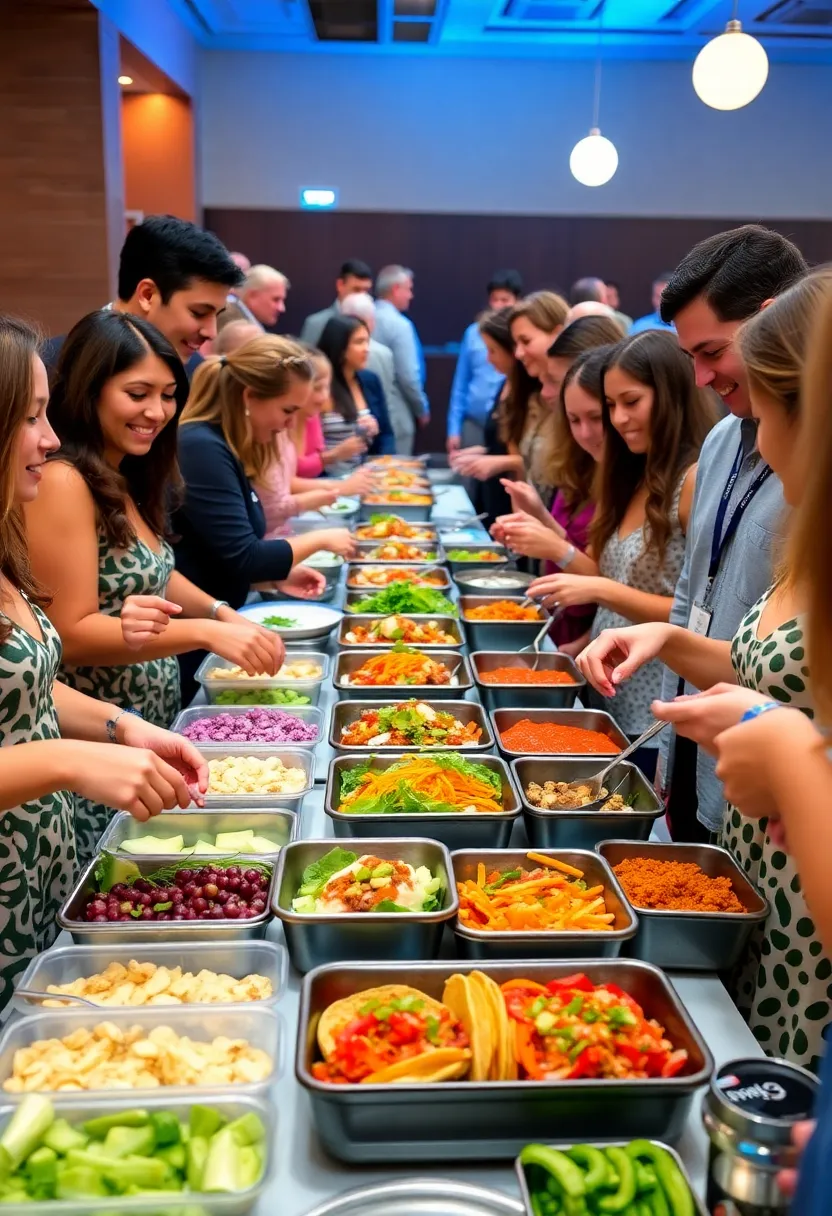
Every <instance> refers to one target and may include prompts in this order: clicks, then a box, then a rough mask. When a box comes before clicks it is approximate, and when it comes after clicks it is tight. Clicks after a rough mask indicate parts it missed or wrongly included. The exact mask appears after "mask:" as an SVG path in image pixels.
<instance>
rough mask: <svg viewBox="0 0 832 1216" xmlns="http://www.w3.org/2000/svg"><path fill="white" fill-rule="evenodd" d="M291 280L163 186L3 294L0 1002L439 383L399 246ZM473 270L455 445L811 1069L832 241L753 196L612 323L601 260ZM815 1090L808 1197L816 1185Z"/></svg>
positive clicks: (756, 1001) (763, 1036)
mask: <svg viewBox="0 0 832 1216" xmlns="http://www.w3.org/2000/svg"><path fill="white" fill-rule="evenodd" d="M289 289H290V284H289V282H288V280H287V278H286V276H285V275H283V274H281V273H280V272H279V271H278V270H276V269H274V268H273V267H271V266H268V265H264V264H255V265H251V264H250V262H249V259H248V258H247V257H245V256H244V255H243V254H237V253H234V254H231V253H229V252H228V251H227V250H226V249H225V248H224V247H223V245H222V244H221V243H220V241H219V240H217V238H216V237H214V236H213V235H211V234H210V233H207V232H205V231H203V230H201V229H199V228H198V227H196V226H194V225H193V224H190V223H187V222H185V221H181V220H177V219H174V218H172V217H151V218H150V219H148V220H146V221H145V222H144V223H143V224H141V225H139V226H137V227H135V228H133V229H132V230H131V232H130V233H129V235H128V237H127V239H126V241H125V244H124V248H123V250H122V255H121V262H120V269H119V276H118V291H117V297H116V299H115V300H114V301H113V302H112V303H110V304H108V305H106V307H103V308H101V309H100V310H98V311H96V312H93V313H90V314H88V315H87V316H84V317H81V318H80V319H79V320H78V322H77V324H75V326H74V327H73V328H72V330H71V331H70V333H69V334H68V335H66V336H65V337H55V338H52V339H50V340H49V341H48V342H45V343H41V342H40V340H39V338H38V336H37V335H36V334H35V332H34V331H33V330H32V328H31V327H30V326H28V325H27V324H26V323H25V322H23V321H21V320H18V319H15V318H13V317H11V316H5V315H4V316H0V453H2V457H3V459H2V463H0V486H1V487H2V508H0V746H2V751H0V807H2V809H3V820H2V824H3V826H2V831H0V853H2V856H3V859H4V861H7V862H11V863H12V870H11V871H9V872H10V873H13V878H12V879H11V880H10V881H9V882H8V883H6V884H5V885H4V886H3V888H2V891H0V929H1V930H2V934H0V1004H5V1003H6V1002H7V1001H8V999H9V995H10V993H11V991H12V988H13V985H14V982H15V980H16V979H17V978H18V977H19V976H20V974H21V972H22V971H23V969H24V968H25V967H26V965H27V963H28V961H29V959H30V958H31V957H32V955H33V954H34V953H35V952H37V951H40V950H42V949H44V948H46V947H47V946H48V945H49V944H50V943H51V940H52V939H53V936H54V933H55V931H56V930H55V913H56V911H57V908H58V906H59V904H60V903H61V901H62V900H63V899H64V898H65V896H66V894H67V893H68V890H69V888H70V886H71V884H72V882H73V881H74V879H75V876H76V874H77V870H78V866H79V865H80V864H82V863H83V862H84V861H86V860H87V859H88V858H90V857H91V856H92V854H93V851H94V848H95V843H96V840H97V838H98V836H99V835H100V832H101V829H102V826H103V824H104V822H105V820H106V818H107V816H108V815H109V813H110V811H109V808H111V807H114V806H115V807H121V808H124V809H127V810H129V811H130V812H131V813H132V814H134V815H135V816H136V817H138V818H147V817H149V816H151V815H154V814H157V813H158V812H159V811H160V810H162V809H163V808H169V807H173V806H176V805H182V806H185V805H188V804H189V803H190V802H191V801H192V800H196V801H197V802H198V801H199V800H200V799H201V797H202V794H203V793H204V790H205V788H206V768H205V764H204V761H203V759H202V757H201V756H200V754H199V752H198V751H197V750H196V749H195V748H194V747H193V746H192V745H191V744H190V743H189V742H188V741H187V740H186V739H184V737H182V736H180V735H174V734H172V733H171V732H170V731H169V729H168V727H169V726H170V723H171V720H172V719H173V717H174V716H175V714H176V713H177V711H178V709H179V708H180V706H181V704H182V703H183V700H185V701H187V700H188V699H189V698H190V696H191V693H192V691H193V687H194V685H193V677H194V672H195V670H196V667H197V665H198V663H199V661H200V659H201V657H202V656H203V655H204V654H205V653H206V652H215V653H217V654H219V655H221V656H222V657H224V658H225V659H227V660H229V661H231V662H233V663H234V664H238V665H239V666H241V667H242V668H244V669H245V670H246V671H247V672H249V673H251V674H254V673H258V672H265V673H267V674H274V673H275V672H276V671H277V670H278V668H279V667H280V665H281V663H282V660H283V647H282V643H281V641H280V639H279V637H278V636H277V635H276V634H275V633H273V632H271V631H269V630H267V629H264V628H262V627H260V626H259V625H257V624H254V623H252V621H251V620H250V619H248V618H247V617H246V616H244V615H241V614H240V612H239V609H240V608H241V607H242V606H243V605H244V604H245V603H246V601H247V600H248V599H249V598H250V597H252V596H257V595H266V596H267V597H273V596H275V595H290V596H294V597H297V598H300V599H303V598H314V597H316V596H317V595H319V594H320V592H321V591H322V589H323V582H324V580H323V576H322V575H321V574H320V572H319V571H317V570H316V569H314V568H312V567H309V566H306V565H304V560H305V559H306V558H308V557H310V556H311V554H312V553H313V552H314V551H316V550H319V549H327V550H330V551H331V552H333V553H336V554H340V555H342V556H344V557H349V556H350V555H351V554H352V553H353V552H354V543H353V538H352V535H351V533H350V532H349V531H348V530H347V529H345V528H339V527H333V528H324V529H321V530H317V531H314V532H306V533H304V532H299V533H296V532H295V531H294V530H293V527H292V521H293V519H294V518H295V517H296V516H297V515H299V514H301V513H302V512H303V511H305V510H310V509H313V510H317V509H320V508H321V507H324V506H327V505H331V504H332V503H333V502H334V501H335V499H336V497H337V496H339V495H343V494H362V493H364V492H366V491H367V489H368V488H369V485H370V482H369V475H368V473H367V471H366V469H364V468H363V463H364V460H365V458H366V457H367V456H368V455H382V454H393V453H400V454H403V455H405V454H408V453H409V452H411V451H412V448H413V443H414V437H415V434H416V430H417V428H418V427H422V426H425V425H426V422H427V420H428V419H429V417H430V407H429V404H428V397H427V395H426V391H425V360H424V354H423V352H422V348H421V345H420V342H419V338H418V335H417V333H416V330H415V328H414V326H413V324H412V322H411V320H410V318H409V316H408V310H409V306H410V302H411V300H412V297H413V274H412V272H411V271H410V270H408V269H407V268H405V267H403V266H398V265H391V266H386V267H384V268H382V269H381V270H380V271H379V272H378V273H377V274H376V275H375V276H374V275H373V272H372V270H371V268H370V266H369V265H368V264H366V263H365V262H363V261H360V260H357V259H350V260H347V261H345V262H344V263H343V265H342V266H341V268H340V270H339V272H338V275H337V277H336V281H335V300H334V301H333V303H332V304H331V305H329V306H328V307H326V308H324V309H322V310H321V311H319V312H316V313H314V314H313V315H311V316H309V317H308V318H307V319H306V321H305V322H304V325H303V328H302V331H301V335H300V338H299V339H295V338H291V337H288V336H284V335H279V334H276V333H274V332H271V331H274V329H275V328H276V327H277V326H278V325H279V323H280V321H281V318H282V316H283V313H284V312H285V309H286V297H287V292H288V291H289ZM486 295H487V308H486V310H485V311H484V312H483V313H482V314H481V315H480V316H478V317H477V319H476V320H475V321H474V322H473V323H472V324H471V325H470V326H469V327H468V328H467V329H466V331H465V333H464V335H463V337H462V342H461V345H460V349H459V357H458V362H457V367H456V374H455V376H454V381H453V386H452V390H451V395H450V401H449V403H448V409H447V445H446V448H447V450H446V453H445V455H446V457H447V460H448V461H449V462H450V464H451V466H452V468H453V469H455V470H456V471H457V472H458V473H459V475H460V476H461V477H462V478H463V479H464V482H465V484H466V486H467V487H468V488H469V491H470V494H471V497H472V500H473V503H474V506H475V508H476V510H477V512H478V513H480V514H481V516H482V517H483V518H484V519H485V522H486V526H487V527H488V528H489V529H490V530H491V533H492V535H493V537H494V538H495V539H496V540H497V541H499V542H500V543H502V544H504V545H505V546H506V547H507V548H508V549H509V550H510V551H511V552H512V553H513V554H514V555H515V556H516V557H517V558H518V559H519V560H521V561H524V562H526V563H527V566H528V569H529V570H530V571H531V573H532V574H533V576H534V578H533V581H532V582H531V584H530V586H529V589H528V592H529V595H530V596H531V597H533V598H534V599H536V600H537V601H538V602H540V603H541V604H542V605H543V606H544V607H545V608H547V609H549V610H550V611H551V613H552V620H551V625H550V634H551V637H552V640H553V641H554V643H555V644H556V645H557V646H558V647H559V648H560V649H561V650H562V651H563V652H565V653H566V654H569V655H571V656H573V657H574V658H575V659H576V661H577V663H578V666H579V667H580V669H581V670H582V672H583V673H584V675H585V676H586V679H587V681H588V685H589V688H590V690H591V691H590V704H594V705H596V706H598V707H603V708H606V709H608V710H609V711H610V712H611V713H612V714H613V715H614V717H615V718H616V720H617V721H618V722H619V723H620V725H621V726H622V727H623V729H624V730H625V731H626V733H627V734H628V735H629V736H631V737H632V738H636V737H637V736H638V735H640V734H641V733H642V732H643V731H644V730H645V728H646V727H648V726H649V725H650V723H651V722H652V721H653V719H654V718H659V719H661V720H665V721H667V722H669V723H671V724H672V726H673V728H674V729H673V731H669V732H665V735H664V738H665V742H664V743H663V744H662V745H661V746H657V745H656V746H654V748H653V750H650V749H644V750H643V751H642V752H641V753H640V754H639V756H638V761H639V764H640V766H641V767H642V769H643V770H644V771H645V772H647V773H648V774H649V775H650V776H654V777H655V781H656V783H657V788H659V789H660V790H661V792H662V794H663V797H664V799H665V802H666V806H667V812H668V814H667V821H668V826H669V831H670V833H671V836H672V838H673V839H674V840H679V841H719V842H721V843H722V844H724V845H725V847H727V848H728V849H729V850H730V851H731V852H732V853H733V854H734V856H735V857H736V858H737V860H738V861H739V863H740V864H741V866H742V867H743V869H744V870H745V871H746V872H747V873H748V874H749V876H750V877H751V878H752V879H753V881H754V882H756V883H757V884H758V885H759V887H760V888H761V889H762V890H763V891H764V892H765V893H766V894H767V895H768V896H769V898H770V900H771V903H772V908H773V912H772V916H771V917H770V918H769V920H768V922H767V923H766V924H764V925H762V926H760V928H759V929H758V931H757V932H756V933H755V935H754V937H753V938H752V941H751V944H750V946H749V949H748V951H747V953H746V956H745V957H744V959H743V960H742V964H741V966H740V967H739V968H738V969H737V971H736V973H735V974H734V975H733V976H731V977H730V980H729V983H730V986H731V991H732V995H733V997H734V999H735V1001H736V1003H737V1005H738V1007H739V1008H740V1009H741V1011H742V1012H743V1014H744V1016H745V1017H746V1019H747V1021H748V1024H749V1025H750V1027H751V1029H752V1030H753V1032H754V1034H755V1035H756V1037H757V1039H758V1040H759V1042H760V1043H761V1045H762V1046H763V1048H764V1049H765V1050H766V1051H767V1052H770V1053H772V1054H776V1055H780V1056H784V1057H786V1058H787V1059H789V1060H792V1061H794V1062H795V1063H799V1064H802V1065H805V1066H806V1067H808V1068H811V1069H813V1070H815V1071H817V1070H820V1069H821V1068H823V1069H825V1070H826V1071H827V1072H829V1069H830V1068H832V1065H830V1064H829V1054H828V1052H827V1051H825V1046H826V1040H827V1036H828V1033H829V1028H830V1025H832V985H831V984H830V980H832V962H830V958H832V903H831V902H830V896H829V883H828V880H827V879H826V866H825V862H826V859H827V858H828V856H829V851H828V849H829V847H830V845H832V828H830V820H829V816H828V814H827V812H826V806H825V797H826V794H827V792H828V791H829V789H830V787H831V786H832V773H830V768H829V760H828V758H827V754H826V743H825V734H824V730H825V728H826V726H827V725H828V723H829V720H830V717H832V630H831V629H830V625H829V617H828V604H829V599H830V592H832V574H830V572H829V563H828V561H827V552H826V550H827V544H828V541H827V538H828V536H829V524H830V523H832V519H830V515H831V514H832V507H830V494H829V486H830V483H832V422H831V421H830V417H832V416H831V415H830V412H829V408H828V401H829V394H830V390H832V353H830V352H832V272H830V271H828V270H817V271H814V272H811V273H810V272H809V269H808V267H807V265H806V263H805V262H804V260H803V258H802V256H801V254H800V252H799V250H798V249H797V248H796V247H795V246H794V245H793V244H792V243H791V242H790V241H788V240H787V239H786V238H785V237H783V236H781V235H779V234H778V233H776V232H773V231H769V230H767V229H764V228H761V227H759V226H756V225H746V226H744V227H741V228H738V229H735V230H732V231H729V232H725V233H721V234H718V235H716V236H713V237H710V238H708V239H706V240H704V241H702V242H701V243H700V244H698V245H697V246H696V247H695V248H694V249H693V250H691V251H690V252H689V253H688V254H687V255H686V256H685V257H684V258H683V259H682V261H681V262H680V263H679V265H678V266H677V267H676V269H675V270H673V271H672V272H669V273H666V274H662V275H660V276H658V277H657V279H656V281H655V283H654V286H653V299H652V309H653V311H652V312H650V313H648V314H647V315H645V316H643V317H639V318H638V319H636V320H635V321H633V320H631V318H630V317H628V316H626V315H625V314H624V313H623V312H621V310H620V299H619V294H618V289H617V286H616V285H615V284H613V283H605V282H603V281H602V280H601V279H599V278H594V277H585V278H582V279H580V280H578V281H577V282H576V283H575V284H574V285H573V287H572V289H571V291H570V292H569V293H568V298H564V297H563V296H561V295H560V294H558V293H556V292H554V291H548V290H543V291H534V292H532V293H531V294H526V293H525V292H524V287H523V282H522V280H521V277H520V275H519V274H518V273H517V272H516V271H514V270H501V271H497V272H495V273H494V274H493V275H492V276H491V279H490V280H489V282H488V283H487V290H486ZM434 409H435V410H436V409H437V403H436V402H434ZM775 709H777V710H779V711H780V712H778V713H770V711H772V710H775ZM113 744H114V745H115V746H113ZM10 745H15V746H10ZM829 1101H830V1099H829V1085H828V1084H827V1085H826V1086H825V1087H824V1090H823V1100H822V1108H821V1125H820V1128H819V1130H818V1133H817V1134H816V1136H815V1139H814V1140H813V1142H812V1145H811V1147H810V1149H809V1150H808V1153H807V1157H806V1166H805V1168H804V1170H803V1180H802V1183H801V1185H802V1187H803V1200H802V1206H799V1207H798V1210H799V1211H800V1212H801V1213H813V1212H816V1211H817V1212H819V1211H821V1210H826V1209H825V1208H822V1207H818V1206H817V1203H818V1195H823V1194H827V1192H826V1191H824V1189H823V1185H825V1184H821V1183H820V1182H819V1181H818V1172H819V1170H820V1165H821V1163H822V1162H823V1161H824V1159H826V1160H828V1150H829V1148H830V1147H832V1144H831V1143H830V1137H832V1128H830V1118H832V1114H830V1111H829ZM819 1188H820V1189H819ZM822 1202H823V1200H822Z"/></svg>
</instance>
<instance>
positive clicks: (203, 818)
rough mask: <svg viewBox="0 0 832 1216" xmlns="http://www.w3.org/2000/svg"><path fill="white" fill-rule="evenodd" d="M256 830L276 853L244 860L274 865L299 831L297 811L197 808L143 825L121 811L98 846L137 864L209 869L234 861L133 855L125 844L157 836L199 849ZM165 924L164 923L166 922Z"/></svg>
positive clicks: (169, 813)
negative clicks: (222, 835) (214, 839)
mask: <svg viewBox="0 0 832 1216" xmlns="http://www.w3.org/2000/svg"><path fill="white" fill-rule="evenodd" d="M246 828H252V830H253V831H254V834H255V836H265V838H266V840H273V841H274V845H275V847H274V849H273V850H272V851H271V852H269V853H243V854H241V856H243V857H251V858H252V859H253V860H255V861H258V860H259V861H268V862H272V863H274V862H275V861H276V860H277V858H278V856H279V854H280V852H281V850H282V849H284V848H285V847H286V845H287V844H288V843H289V841H290V840H294V839H295V836H296V835H297V830H298V816H297V815H296V814H295V813H294V812H293V811H286V810H279V811H254V810H252V811H248V812H247V813H246V814H245V815H241V814H240V812H239V811H230V810H229V811H204V810H202V809H201V808H197V807H194V808H192V809H190V810H186V811H164V812H163V813H162V814H161V815H160V816H159V817H158V818H156V819H152V820H150V822H149V823H139V821H138V819H134V818H133V816H132V815H131V814H130V813H129V811H119V812H118V814H117V815H114V816H113V818H112V819H111V820H110V822H109V823H108V825H107V828H106V830H105V832H104V835H103V836H102V837H101V839H100V840H99V842H98V847H99V849H101V850H103V849H106V850H107V851H108V852H110V853H123V855H124V856H125V857H129V858H130V859H131V860H133V861H136V860H138V858H139V857H141V858H142V859H144V860H147V861H156V862H158V865H159V866H163V865H164V864H165V863H166V862H169V861H171V859H173V860H174V861H177V860H182V861H184V860H186V858H187V859H188V860H193V862H194V863H195V864H196V865H199V866H202V865H206V864H208V863H209V862H210V861H211V857H212V856H216V857H230V856H232V854H233V853H234V850H233V849H231V850H229V851H228V852H227V853H222V854H221V853H216V854H209V853H195V854H190V855H189V854H187V853H132V852H131V851H130V850H129V849H125V848H123V845H124V842H125V840H138V839H140V838H141V837H142V836H156V835H157V834H160V833H163V834H164V838H167V837H168V836H183V837H184V839H185V847H186V848H190V847H191V846H192V845H195V844H196V842H197V840H199V839H200V837H204V836H216V834H217V832H240V831H244V830H245V829H246ZM162 923H163V924H164V922H162Z"/></svg>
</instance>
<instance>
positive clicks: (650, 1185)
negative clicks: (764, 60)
mask: <svg viewBox="0 0 832 1216" xmlns="http://www.w3.org/2000/svg"><path fill="white" fill-rule="evenodd" d="M635 1167H636V1190H637V1191H638V1193H639V1194H641V1192H642V1191H652V1190H655V1187H656V1171H655V1170H654V1169H653V1167H652V1166H650V1165H643V1164H642V1162H641V1161H636V1163H635Z"/></svg>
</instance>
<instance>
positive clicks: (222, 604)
mask: <svg viewBox="0 0 832 1216" xmlns="http://www.w3.org/2000/svg"><path fill="white" fill-rule="evenodd" d="M230 607H231V605H230V604H229V602H228V600H214V602H213V604H212V605H211V608H210V610H209V612H208V615H209V617H210V618H211V620H212V621H215V620H216V619H217V614H218V612H219V610H220V608H230Z"/></svg>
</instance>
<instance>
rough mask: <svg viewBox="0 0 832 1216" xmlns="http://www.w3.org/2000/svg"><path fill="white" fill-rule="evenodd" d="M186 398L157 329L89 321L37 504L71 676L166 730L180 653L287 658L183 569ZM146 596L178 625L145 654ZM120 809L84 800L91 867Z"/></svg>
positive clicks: (36, 524)
mask: <svg viewBox="0 0 832 1216" xmlns="http://www.w3.org/2000/svg"><path fill="white" fill-rule="evenodd" d="M187 393H188V385H187V380H186V378H185V374H184V371H183V369H182V364H181V361H180V360H179V359H178V358H177V356H176V353H175V352H174V350H173V347H172V346H171V345H170V343H169V342H168V341H167V339H166V338H165V337H163V335H162V334H160V333H159V331H158V330H157V329H155V328H154V327H153V326H152V325H150V324H149V323H148V322H146V321H143V320H141V319H140V318H137V317H133V316H130V315H128V314H126V313H117V312H112V311H107V310H101V311H99V312H94V313H90V314H89V315H88V316H86V317H84V318H83V319H82V320H81V321H79V322H78V324H77V325H76V326H75V328H74V329H73V330H72V332H71V333H70V334H69V336H68V337H67V339H66V341H65V342H64V345H63V347H62V349H61V357H60V360H59V363H58V368H57V375H56V379H55V383H54V386H53V389H52V396H51V401H50V417H51V421H52V425H53V427H54V428H55V432H56V434H57V436H58V439H59V440H60V443H61V450H60V452H59V453H56V454H54V455H53V458H52V459H50V460H49V462H48V463H47V464H46V465H45V466H44V468H43V470H42V484H41V487H40V493H39V494H38V496H37V498H36V499H35V500H34V501H33V502H31V503H30V504H28V506H27V508H26V526H27V534H28V541H29V553H30V558H31V562H32V569H33V571H34V573H35V576H36V577H37V578H38V579H39V581H40V582H41V584H43V585H44V586H47V587H49V588H50V589H51V592H52V599H51V603H50V604H49V606H48V608H47V615H48V616H49V619H50V620H51V622H52V624H53V625H54V626H55V628H56V629H57V630H58V633H59V634H60V636H61V641H62V643H63V664H62V676H63V679H64V680H65V681H66V682H67V683H68V684H70V685H71V687H73V688H77V689H78V691H79V692H84V693H87V694H89V695H90V696H95V697H100V698H101V700H103V701H108V702H111V703H112V704H113V705H118V706H121V707H124V708H129V709H131V710H133V711H134V712H136V713H140V714H142V715H143V717H145V718H146V719H147V720H148V721H149V722H153V723H155V724H156V725H157V726H162V727H166V726H170V724H171V721H172V720H173V718H174V717H175V716H176V714H177V713H178V712H179V710H180V709H181V697H180V687H179V668H178V664H177V661H176V656H177V655H180V654H184V653H186V652H188V651H196V650H200V649H205V650H213V651H216V652H217V653H218V654H221V655H222V656H223V658H226V659H229V660H230V661H231V662H233V663H238V664H240V666H242V667H244V668H245V669H246V670H247V671H249V672H250V673H251V674H255V673H257V672H261V671H267V672H269V673H271V674H273V673H274V672H276V671H277V669H278V667H279V666H280V663H281V662H282V658H283V647H282V644H281V642H280V640H279V638H277V637H276V635H275V634H274V633H273V632H270V631H269V630H267V629H263V628H261V627H259V626H257V625H254V624H253V623H252V622H251V621H247V620H246V619H245V618H244V617H241V616H240V615H239V614H238V613H236V612H234V611H233V610H232V609H231V608H230V607H229V606H228V604H224V603H219V602H217V598H216V597H215V596H212V595H209V594H208V593H207V592H206V591H203V590H201V589H200V588H199V587H198V586H195V585H194V584H193V583H192V582H189V580H188V579H187V578H185V577H184V576H183V575H182V574H181V573H180V572H178V571H176V570H174V568H173V550H172V548H171V545H170V542H169V529H168V522H167V520H168V509H169V506H170V504H171V501H172V498H173V497H174V496H175V495H176V493H177V490H178V488H179V471H178V467H177V462H176V440H177V435H176V417H177V414H178V413H179V412H180V411H181V409H182V407H183V406H184V404H185V400H186V398H187ZM135 596H142V597H144V596H151V597H163V598H164V601H167V602H168V603H169V604H170V605H171V611H172V612H173V613H174V614H175V616H176V619H174V620H172V621H170V623H169V624H167V627H166V628H165V629H164V631H163V632H162V633H159V634H150V635H148V636H147V638H146V639H145V641H144V642H143V643H142V644H141V645H140V646H139V647H138V648H133V647H131V645H130V644H129V642H128V641H127V640H126V639H125V637H124V636H123V632H122V625H121V621H120V619H119V618H120V615H121V613H122V610H123V609H124V608H125V604H126V601H127V600H128V599H130V598H131V597H135ZM162 615H163V618H164V612H163V611H162ZM110 814H111V810H110V808H108V807H106V806H102V805H92V804H83V805H82V804H79V806H78V813H77V823H76V833H77V840H78V854H79V857H80V858H81V860H88V859H89V858H90V857H91V856H92V855H93V853H94V851H95V848H96V844H97V841H98V839H99V837H100V836H101V833H102V832H103V831H104V829H105V827H106V826H107V822H108V820H109V817H110Z"/></svg>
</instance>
